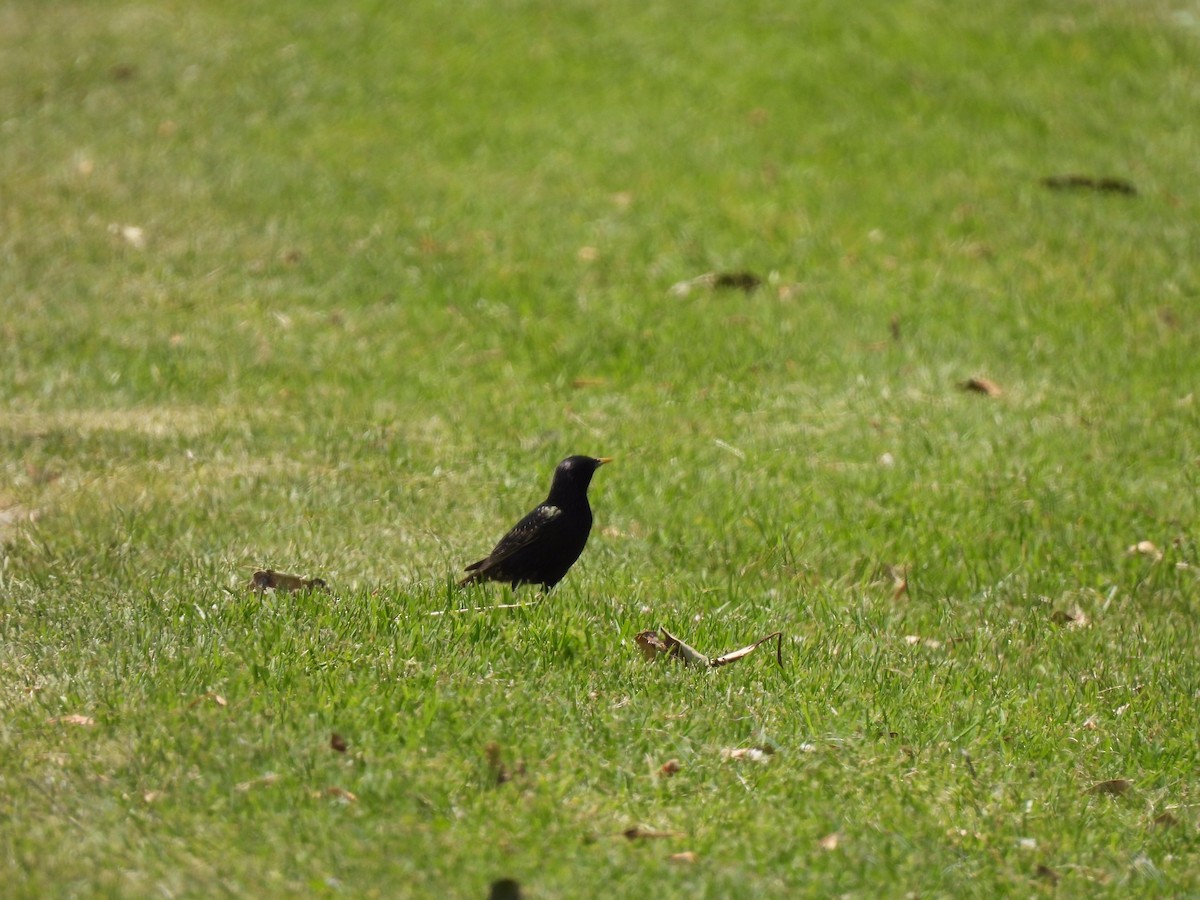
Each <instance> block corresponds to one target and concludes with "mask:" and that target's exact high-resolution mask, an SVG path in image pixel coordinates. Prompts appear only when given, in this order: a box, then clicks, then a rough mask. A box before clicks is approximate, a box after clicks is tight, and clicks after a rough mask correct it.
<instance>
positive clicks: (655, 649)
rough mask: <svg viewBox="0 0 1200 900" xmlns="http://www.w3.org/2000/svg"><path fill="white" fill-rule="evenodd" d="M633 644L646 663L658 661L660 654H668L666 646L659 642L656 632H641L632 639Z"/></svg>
mask: <svg viewBox="0 0 1200 900" xmlns="http://www.w3.org/2000/svg"><path fill="white" fill-rule="evenodd" d="M634 643H636V644H637V649H640V650H641V652H642V655H643V656H644V658H646V659H647V660H648V661H654V660H655V659H658V655H659V654H660V653H670V650H668V649H667V646H666V644H665V643H662V641H661V640H660V638H659V632H658V631H642V632H641V634H638V635H637V636H636V637H635V638H634Z"/></svg>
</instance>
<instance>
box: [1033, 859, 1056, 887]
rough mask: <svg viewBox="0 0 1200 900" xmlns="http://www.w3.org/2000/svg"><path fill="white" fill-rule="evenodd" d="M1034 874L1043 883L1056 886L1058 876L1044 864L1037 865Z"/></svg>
mask: <svg viewBox="0 0 1200 900" xmlns="http://www.w3.org/2000/svg"><path fill="white" fill-rule="evenodd" d="M1034 873H1035V874H1036V875H1037V877H1038V878H1040V879H1042V880H1043V881H1048V882H1050V883H1051V884H1058V879H1059V874H1058V873H1057V872H1055V871H1054V870H1053V869H1052V868H1050V867H1049V866H1048V865H1046V864H1045V863H1038V866H1037V868H1036V869H1034Z"/></svg>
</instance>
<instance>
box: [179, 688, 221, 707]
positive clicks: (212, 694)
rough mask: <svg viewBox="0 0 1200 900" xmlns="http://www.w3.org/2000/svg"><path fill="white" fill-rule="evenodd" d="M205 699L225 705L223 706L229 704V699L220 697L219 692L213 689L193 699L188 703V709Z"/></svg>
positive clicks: (218, 704)
mask: <svg viewBox="0 0 1200 900" xmlns="http://www.w3.org/2000/svg"><path fill="white" fill-rule="evenodd" d="M205 700H211V701H212V702H213V703H215V704H216V705H217V706H221V707H225V706H228V705H229V701H228V700H226V699H225V698H224V697H222V696H221V695H220V694H218V693H216V692H215V691H206V692H205V693H203V694H201V695H200V696H199V697H197V698H196V699H194V700H193V701H192V702H191V703H189V704H188V709H191V708H192V707H193V706H197V705H199V704H201V703H203V702H204V701H205Z"/></svg>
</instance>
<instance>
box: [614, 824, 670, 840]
mask: <svg viewBox="0 0 1200 900" xmlns="http://www.w3.org/2000/svg"><path fill="white" fill-rule="evenodd" d="M621 835H622V836H623V837H625V838H628V839H629V840H631V841H645V840H651V841H654V840H665V839H666V838H676V837H683V832H682V831H655V830H654V829H653V828H643V827H642V826H641V825H634V826H632V827H630V828H626V829H625V830H624V831H622V832H621Z"/></svg>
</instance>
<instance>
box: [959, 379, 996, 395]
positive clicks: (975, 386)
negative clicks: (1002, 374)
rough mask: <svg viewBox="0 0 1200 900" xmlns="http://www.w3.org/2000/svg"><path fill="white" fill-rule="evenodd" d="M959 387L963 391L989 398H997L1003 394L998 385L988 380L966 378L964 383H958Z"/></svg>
mask: <svg viewBox="0 0 1200 900" xmlns="http://www.w3.org/2000/svg"><path fill="white" fill-rule="evenodd" d="M959 387H960V388H962V389H963V390H964V391H973V392H974V393H976V394H986V395H987V396H989V397H999V396H1000V395H1001V394H1003V393H1004V391H1003V390H1002V389H1001V388H1000V385H998V384H996V382H994V381H992V380H991V379H988V378H968V379H967V380H966V381H964V382H962V383H960V384H959Z"/></svg>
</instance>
